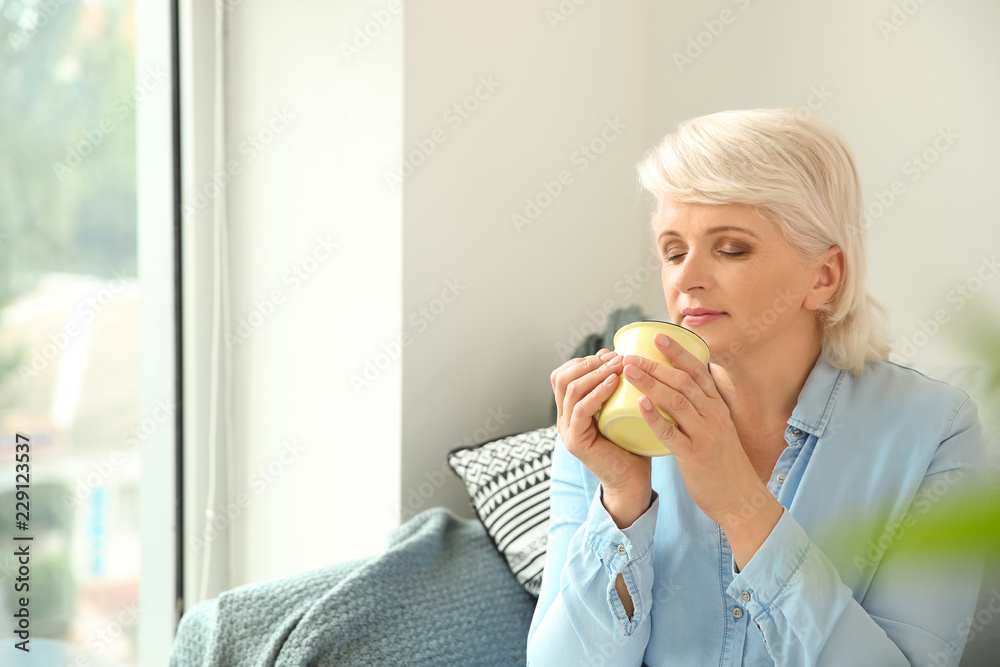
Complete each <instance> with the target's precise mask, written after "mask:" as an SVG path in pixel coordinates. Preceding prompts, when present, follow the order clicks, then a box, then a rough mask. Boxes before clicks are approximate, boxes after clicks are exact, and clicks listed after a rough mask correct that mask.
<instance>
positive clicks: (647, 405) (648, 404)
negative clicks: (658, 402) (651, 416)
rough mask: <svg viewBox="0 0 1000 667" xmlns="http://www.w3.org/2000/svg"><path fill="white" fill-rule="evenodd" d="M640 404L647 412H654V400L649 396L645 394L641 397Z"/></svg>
mask: <svg viewBox="0 0 1000 667" xmlns="http://www.w3.org/2000/svg"><path fill="white" fill-rule="evenodd" d="M639 405H640V406H641V407H642V409H643V410H645V411H646V412H652V411H653V402H652V401H651V400H649V398H647V397H646V396H643V397H642V398H640V399H639Z"/></svg>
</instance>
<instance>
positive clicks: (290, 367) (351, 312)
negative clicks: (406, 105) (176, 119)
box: [227, 0, 403, 585]
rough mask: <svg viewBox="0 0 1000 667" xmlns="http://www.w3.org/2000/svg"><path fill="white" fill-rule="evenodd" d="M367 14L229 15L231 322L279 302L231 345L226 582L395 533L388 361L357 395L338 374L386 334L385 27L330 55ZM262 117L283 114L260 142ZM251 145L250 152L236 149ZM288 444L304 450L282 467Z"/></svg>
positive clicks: (394, 136) (365, 545) (289, 5)
mask: <svg viewBox="0 0 1000 667" xmlns="http://www.w3.org/2000/svg"><path fill="white" fill-rule="evenodd" d="M382 7H383V4H382V3H380V2H374V1H371V2H352V3H326V2H314V1H307V0H296V1H293V2H285V3H280V4H278V3H250V2H247V3H242V4H238V5H236V6H233V7H232V9H231V10H230V11H229V15H228V20H229V39H228V48H227V57H228V66H227V76H228V86H229V90H228V100H227V104H228V116H227V121H228V126H227V133H228V146H229V150H228V152H229V154H230V155H231V156H233V157H234V158H235V159H237V160H241V161H242V171H241V173H240V174H239V175H238V176H237V177H234V178H233V181H232V183H231V185H230V186H229V188H228V202H229V225H230V239H231V252H232V258H231V263H232V271H231V275H232V317H233V321H234V323H235V324H238V322H239V320H240V319H247V320H249V319H250V318H251V313H252V311H253V310H254V309H255V307H256V306H255V304H256V303H257V302H263V301H265V300H268V299H269V298H270V297H271V294H272V291H273V290H279V292H280V297H281V300H282V301H281V303H278V304H276V305H275V306H273V308H274V311H273V314H271V315H269V316H266V317H264V318H263V323H262V324H260V326H259V327H257V328H255V329H253V332H252V334H251V335H250V337H249V338H248V340H246V342H242V343H240V344H239V345H237V346H236V348H235V351H234V366H233V383H234V395H233V426H234V434H235V445H236V453H237V455H236V461H235V463H236V465H235V482H234V483H233V485H232V489H233V492H234V493H238V492H239V491H240V490H243V491H244V492H245V493H246V494H247V495H248V496H249V498H250V499H251V500H252V503H251V504H250V506H249V507H248V508H247V509H246V510H245V514H244V515H243V516H241V518H240V520H239V521H237V522H235V524H234V528H233V530H234V531H235V538H236V540H235V545H236V553H237V555H238V565H237V571H236V572H235V573H234V575H233V577H232V580H231V581H232V585H237V584H239V583H243V582H249V581H256V580H261V579H269V578H273V577H278V576H283V575H286V574H292V573H295V572H300V571H304V570H307V569H312V568H317V567H322V566H325V565H329V564H331V563H335V562H338V561H342V560H349V559H353V558H359V557H362V556H365V555H368V554H373V553H378V552H380V551H381V550H382V549H383V547H384V542H385V535H386V533H387V532H388V530H389V529H391V528H392V527H393V526H395V525H396V521H397V517H396V507H397V506H398V498H397V496H398V484H399V482H398V480H399V428H400V426H399V423H400V419H399V414H400V374H399V366H398V365H395V366H393V367H391V368H389V369H388V370H387V371H386V372H385V373H384V374H383V375H382V377H381V378H380V379H379V382H378V383H376V384H375V385H374V386H372V387H371V388H370V389H369V390H368V391H366V392H364V393H363V394H361V395H360V396H359V395H357V394H356V392H355V391H354V389H353V387H352V384H351V381H350V375H351V374H352V373H360V372H361V370H362V364H363V360H364V359H365V358H366V357H369V356H371V355H373V354H374V353H375V352H376V351H377V346H378V344H379V342H380V341H383V340H388V339H390V338H392V337H393V336H394V335H395V334H396V332H398V331H399V330H400V326H401V325H400V312H401V310H402V307H401V301H400V299H401V289H400V284H401V268H400V267H401V263H400V243H401V203H400V195H399V194H394V193H391V192H389V191H387V190H386V188H385V187H384V186H383V183H382V170H383V168H384V166H385V165H387V164H389V163H390V162H392V160H393V158H394V156H396V155H398V154H399V152H400V150H401V145H402V143H401V142H402V128H403V120H402V93H403V88H402V38H403V32H402V19H401V17H399V16H394V17H392V20H390V21H388V22H387V25H386V26H385V27H384V28H381V27H380V28H379V31H378V34H377V36H376V37H375V38H372V39H371V41H370V43H369V44H368V46H367V47H366V48H364V49H363V50H360V53H359V54H356V55H354V57H352V58H351V59H350V61H348V58H347V57H345V56H344V54H342V53H341V51H340V49H339V48H338V45H339V44H340V42H342V41H344V42H350V41H351V40H352V39H353V38H354V34H353V33H354V28H355V27H356V26H363V25H364V24H365V23H366V22H367V21H369V20H371V16H370V15H369V11H371V10H376V9H380V8H382ZM275 109H277V110H283V109H287V110H288V112H290V113H292V114H294V118H292V119H291V120H290V121H289V122H288V124H287V126H286V127H284V128H283V129H281V131H280V132H277V133H275V134H274V136H273V138H272V139H271V141H270V143H266V144H265V143H263V140H265V139H267V134H266V133H265V132H264V130H265V128H267V127H268V125H269V123H270V122H271V120H272V118H274V114H275V111H274V110H275ZM275 125H276V126H278V125H280V123H276V124H275ZM262 134H263V136H259V135H262ZM252 136H259V139H260V140H261V141H260V142H259V144H260V145H261V146H262V149H261V150H259V151H255V149H252V148H250V144H244V142H246V141H248V140H249V138H250V137H252ZM241 146H242V149H241ZM327 238H329V240H330V241H331V242H333V243H335V244H338V245H339V248H338V249H336V250H335V251H334V252H333V253H332V256H329V255H327V254H326V252H325V251H323V250H321V244H320V242H319V241H318V240H317V239H327ZM310 257H312V258H311V259H310ZM296 266H299V267H301V269H302V277H298V276H296V274H295V273H294V270H295V267H296ZM310 269H312V272H311V273H310V272H309V270H310ZM290 271H291V272H292V273H289V272H290ZM260 308H261V309H262V310H266V309H267V308H268V306H266V305H262V306H261V307H260ZM288 440H295V441H297V443H298V445H300V446H302V447H304V448H305V449H304V451H302V452H301V453H299V454H297V455H295V456H294V457H293V456H292V454H291V453H290V452H286V453H285V454H284V459H285V461H284V462H281V457H282V447H283V443H284V442H285V441H288ZM269 464H270V465H272V466H273V469H274V470H276V471H280V472H279V474H277V475H275V476H274V477H273V478H271V477H270V476H269V475H268V476H264V475H262V474H261V472H260V471H261V470H262V469H263V468H265V467H266V466H268V465H269ZM270 479H273V481H270Z"/></svg>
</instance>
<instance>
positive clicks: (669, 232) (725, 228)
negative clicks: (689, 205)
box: [656, 225, 760, 241]
mask: <svg viewBox="0 0 1000 667" xmlns="http://www.w3.org/2000/svg"><path fill="white" fill-rule="evenodd" d="M719 232H743V233H744V234H749V235H750V236H752V237H754V238H755V239H757V240H760V237H759V236H757V234H756V233H754V232H753V231H752V230H750V229H746V228H744V227H733V226H732V225H723V226H721V227H711V228H709V229H707V230H706V231H705V233H706V234H717V233H719ZM664 236H676V237H678V238H680V236H681V235H680V234H678V233H677V232H675V231H673V230H671V229H668V230H666V231H663V232H660V235H659V236H657V237H656V240H657V241H659V240H660V239H661V238H663V237H664Z"/></svg>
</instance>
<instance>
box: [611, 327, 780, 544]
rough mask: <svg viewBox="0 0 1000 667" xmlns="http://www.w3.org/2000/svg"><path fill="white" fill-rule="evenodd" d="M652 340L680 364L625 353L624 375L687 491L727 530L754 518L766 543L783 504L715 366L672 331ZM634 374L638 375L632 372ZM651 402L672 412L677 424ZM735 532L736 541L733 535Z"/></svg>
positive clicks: (666, 355)
mask: <svg viewBox="0 0 1000 667" xmlns="http://www.w3.org/2000/svg"><path fill="white" fill-rule="evenodd" d="M654 342H655V343H656V346H657V348H658V349H659V350H660V351H661V352H662V353H663V355H664V356H665V357H666V358H667V359H668V360H669V361H670V363H672V364H673V365H674V368H671V367H669V366H666V365H664V364H660V363H657V362H654V361H651V360H650V359H646V358H644V357H639V356H635V355H627V356H626V357H625V359H624V361H625V374H624V378H625V379H626V380H627V381H628V382H630V383H631V384H632V385H634V386H635V387H636V388H638V389H639V391H640V392H641V393H642V394H643V395H644V397H643V398H640V399H639V411H640V414H641V415H642V418H643V419H644V420H645V421H646V423H647V424H649V426H650V428H651V429H652V431H653V433H654V434H656V436H657V437H658V438H659V440H660V441H661V442H662V443H663V444H664V446H666V447H667V448H669V449H670V451H671V452H673V454H674V456H675V457H676V459H677V467H678V469H679V470H680V473H681V476H682V477H683V478H684V483H685V484H686V486H687V490H688V493H689V494H690V495H691V499H692V500H694V502H695V503H696V504H697V505H698V507H700V508H701V510H702V511H703V512H704V513H705V514H706V515H708V517H709V518H710V519H712V520H713V521H715V522H716V523H718V524H720V525H721V526H722V527H723V529H725V530H727V534H729V533H730V532H735V531H736V530H737V529H738V528H740V527H747V528H749V527H750V526H748V525H747V524H748V523H754V524H756V526H755V532H756V533H758V534H757V535H756V536H755V539H753V540H752V541H754V542H758V540H757V539H756V538H759V542H763V539H765V538H766V537H767V535H768V534H770V531H771V529H772V528H773V527H774V524H775V523H777V517H780V515H781V511H782V510H781V506H780V505H779V504H778V502H777V500H775V498H774V496H773V495H772V494H771V493H770V492H769V491H768V490H767V487H766V486H765V485H764V483H763V482H761V480H760V478H759V477H758V476H757V473H756V471H755V470H754V469H753V465H752V464H751V463H750V459H749V458H748V457H747V455H746V452H745V451H744V450H743V445H742V444H741V443H740V438H739V435H738V434H737V432H736V425H735V424H734V423H733V420H732V418H731V416H730V413H729V407H728V406H727V405H726V402H725V401H724V400H723V399H722V396H721V395H720V393H719V390H718V388H717V387H716V385H715V380H714V379H713V378H712V374H711V372H710V371H709V370H708V367H707V366H706V365H705V364H703V363H701V362H700V361H699V360H698V359H697V358H696V357H695V356H694V355H693V354H691V353H690V352H688V351H687V350H685V349H684V348H683V347H682V346H681V345H680V344H679V343H677V342H676V341H675V340H672V339H670V338H669V337H668V336H667V335H665V334H657V335H656V337H655V338H654ZM664 342H665V343H666V344H664ZM636 373H638V377H633V375H635V374H636ZM645 397H648V398H645ZM649 401H652V403H650V402H649ZM653 405H656V406H659V407H660V408H662V409H663V410H664V411H665V412H666V413H667V414H669V415H671V416H672V417H673V418H674V419H675V420H676V421H677V426H675V425H674V424H672V423H671V422H670V421H669V420H668V419H666V418H664V417H663V416H662V415H661V414H660V413H659V412H658V411H657V410H656V409H654V408H653ZM768 524H770V525H768ZM765 530H766V532H765V533H764V534H763V537H760V535H759V533H760V532H762V531H765ZM729 538H730V542H733V538H734V535H731V534H730V535H729ZM733 546H734V554H735V546H736V545H735V544H734V545H733ZM757 546H759V544H758V545H757ZM754 551H756V548H754Z"/></svg>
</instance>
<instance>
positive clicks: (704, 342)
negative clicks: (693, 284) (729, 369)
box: [613, 319, 712, 356]
mask: <svg viewBox="0 0 1000 667" xmlns="http://www.w3.org/2000/svg"><path fill="white" fill-rule="evenodd" d="M636 324H669V325H670V326H672V327H677V328H678V329H681V330H683V331H686V332H687V333H689V334H691V335H692V336H694V337H695V338H697V339H698V340H700V341H701V344H702V345H704V346H705V350H707V351H708V355H709V356H711V355H712V349H711V348H710V347H709V346H708V343H707V342H706V341H705V339H704V338H702V337H701V336H699V335H698V334H696V333H695V332H694V331H691V330H690V329H688V328H687V327H682V326H681V325H679V324H675V323H673V322H667V321H666V320H650V319H644V320H636V321H635V322H629V323H628V324H625V325H622V326H621V327H620V328H619V329H618V331H616V332H615V335H614V339H613V341H614V344H615V346H616V347H617V346H618V341H617V338H618V334H620V333H621V332H622V331H624V330H625V329H628V328H629V327H631V326H634V325H636Z"/></svg>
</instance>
